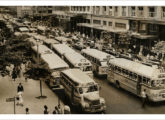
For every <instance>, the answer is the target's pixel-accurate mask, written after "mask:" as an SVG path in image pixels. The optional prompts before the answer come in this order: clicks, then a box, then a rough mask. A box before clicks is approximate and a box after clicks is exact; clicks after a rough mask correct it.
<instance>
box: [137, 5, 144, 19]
mask: <svg viewBox="0 0 165 120" xmlns="http://www.w3.org/2000/svg"><path fill="white" fill-rule="evenodd" d="M138 16H139V17H143V7H138Z"/></svg>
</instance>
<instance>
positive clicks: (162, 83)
mask: <svg viewBox="0 0 165 120" xmlns="http://www.w3.org/2000/svg"><path fill="white" fill-rule="evenodd" d="M151 86H152V87H153V88H155V89H160V88H165V79H162V80H152V81H151Z"/></svg>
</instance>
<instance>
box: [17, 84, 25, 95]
mask: <svg viewBox="0 0 165 120" xmlns="http://www.w3.org/2000/svg"><path fill="white" fill-rule="evenodd" d="M19 92H21V93H23V92H24V88H23V86H22V84H21V83H19V85H18V87H17V93H19Z"/></svg>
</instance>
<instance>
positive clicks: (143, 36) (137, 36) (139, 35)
mask: <svg viewBox="0 0 165 120" xmlns="http://www.w3.org/2000/svg"><path fill="white" fill-rule="evenodd" d="M131 35H132V36H133V37H135V38H138V39H143V40H144V39H156V38H158V36H157V35H143V34H140V33H132V34H131Z"/></svg>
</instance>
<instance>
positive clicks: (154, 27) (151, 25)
mask: <svg viewBox="0 0 165 120" xmlns="http://www.w3.org/2000/svg"><path fill="white" fill-rule="evenodd" d="M148 27H149V31H150V32H156V31H157V30H158V26H157V25H156V24H149V25H148Z"/></svg>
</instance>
